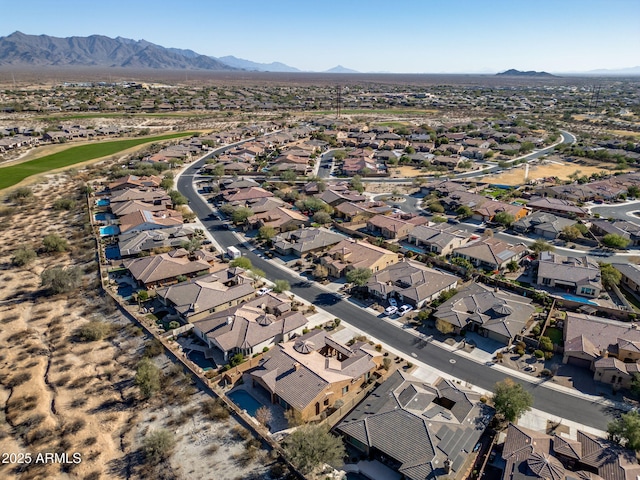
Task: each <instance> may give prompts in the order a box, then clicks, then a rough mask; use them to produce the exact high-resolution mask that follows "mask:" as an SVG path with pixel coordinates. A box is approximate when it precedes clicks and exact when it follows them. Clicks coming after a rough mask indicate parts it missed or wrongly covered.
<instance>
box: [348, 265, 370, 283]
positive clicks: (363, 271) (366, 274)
mask: <svg viewBox="0 0 640 480" xmlns="http://www.w3.org/2000/svg"><path fill="white" fill-rule="evenodd" d="M371 275H372V272H371V270H369V269H368V268H354V269H353V270H349V271H348V272H347V275H346V278H347V282H349V283H353V284H354V285H357V286H358V287H363V286H365V285H366V284H367V282H368V281H369V279H370V278H371Z"/></svg>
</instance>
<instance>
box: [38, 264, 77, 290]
mask: <svg viewBox="0 0 640 480" xmlns="http://www.w3.org/2000/svg"><path fill="white" fill-rule="evenodd" d="M40 279H41V280H42V286H43V287H46V288H48V289H49V290H50V291H51V293H54V294H59V293H66V292H70V291H72V290H75V289H76V288H78V287H79V286H80V283H81V281H82V270H81V269H80V268H78V267H67V268H63V267H52V268H48V269H46V270H45V271H44V272H42V274H41V275H40Z"/></svg>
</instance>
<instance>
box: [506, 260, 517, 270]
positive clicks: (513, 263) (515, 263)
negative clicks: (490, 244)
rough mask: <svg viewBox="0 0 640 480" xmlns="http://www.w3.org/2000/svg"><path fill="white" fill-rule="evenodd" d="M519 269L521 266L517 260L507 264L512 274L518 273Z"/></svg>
mask: <svg viewBox="0 0 640 480" xmlns="http://www.w3.org/2000/svg"><path fill="white" fill-rule="evenodd" d="M519 268H520V265H518V262H516V261H515V260H511V261H510V262H509V263H507V270H509V271H510V272H512V273H513V272H516V271H517V270H518V269H519Z"/></svg>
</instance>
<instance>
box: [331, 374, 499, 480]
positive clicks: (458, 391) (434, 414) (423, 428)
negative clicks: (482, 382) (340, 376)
mask: <svg viewBox="0 0 640 480" xmlns="http://www.w3.org/2000/svg"><path fill="white" fill-rule="evenodd" d="M493 415H494V410H493V409H492V408H491V407H489V406H487V405H486V404H484V403H482V402H481V401H480V394H478V393H475V392H472V391H470V390H466V389H463V388H461V387H460V386H459V385H456V384H455V383H454V382H452V381H449V380H445V379H443V378H438V379H437V380H436V381H435V382H434V383H433V384H428V383H425V381H424V380H421V379H418V378H416V377H413V376H411V375H409V374H407V373H404V372H402V371H401V370H396V371H395V372H394V373H393V374H392V375H391V376H390V377H389V378H388V379H387V380H386V381H385V382H384V383H382V384H381V385H380V386H378V387H377V388H376V389H375V390H374V391H373V392H372V393H371V394H370V395H369V396H368V397H367V398H366V399H364V400H363V401H362V402H360V404H359V405H358V406H357V407H356V408H355V409H353V410H352V411H351V412H349V413H348V414H347V416H346V417H345V418H344V419H343V420H342V421H341V422H340V423H338V425H336V427H334V430H335V432H336V433H338V434H340V435H341V436H342V437H343V438H344V440H345V441H346V443H348V444H349V446H351V447H353V448H355V449H356V450H358V451H360V452H362V454H364V455H365V456H366V457H368V458H369V459H370V460H378V461H380V462H383V463H384V464H385V465H387V466H389V467H391V468H393V469H394V470H397V471H398V473H399V474H400V475H401V476H402V478H404V479H407V480H425V479H436V478H444V477H446V478H450V479H452V480H453V479H455V480H460V479H463V478H466V475H467V474H468V472H469V469H470V468H471V464H472V462H473V460H474V456H473V451H474V448H475V446H476V445H477V444H478V442H479V441H480V437H481V436H482V434H483V432H484V430H485V428H486V427H487V425H488V424H489V421H490V420H491V418H492V417H493Z"/></svg>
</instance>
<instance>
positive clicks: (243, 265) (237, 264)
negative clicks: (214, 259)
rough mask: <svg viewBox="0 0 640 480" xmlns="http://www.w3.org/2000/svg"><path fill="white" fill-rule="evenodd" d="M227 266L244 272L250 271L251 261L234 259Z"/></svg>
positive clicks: (245, 258) (240, 258) (242, 258)
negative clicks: (242, 269) (241, 269)
mask: <svg viewBox="0 0 640 480" xmlns="http://www.w3.org/2000/svg"><path fill="white" fill-rule="evenodd" d="M229 265H230V266H232V267H239V268H244V269H245V270H251V269H252V268H253V265H252V264H251V260H249V259H248V258H247V257H238V258H234V259H233V260H231V262H230V263H229Z"/></svg>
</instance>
